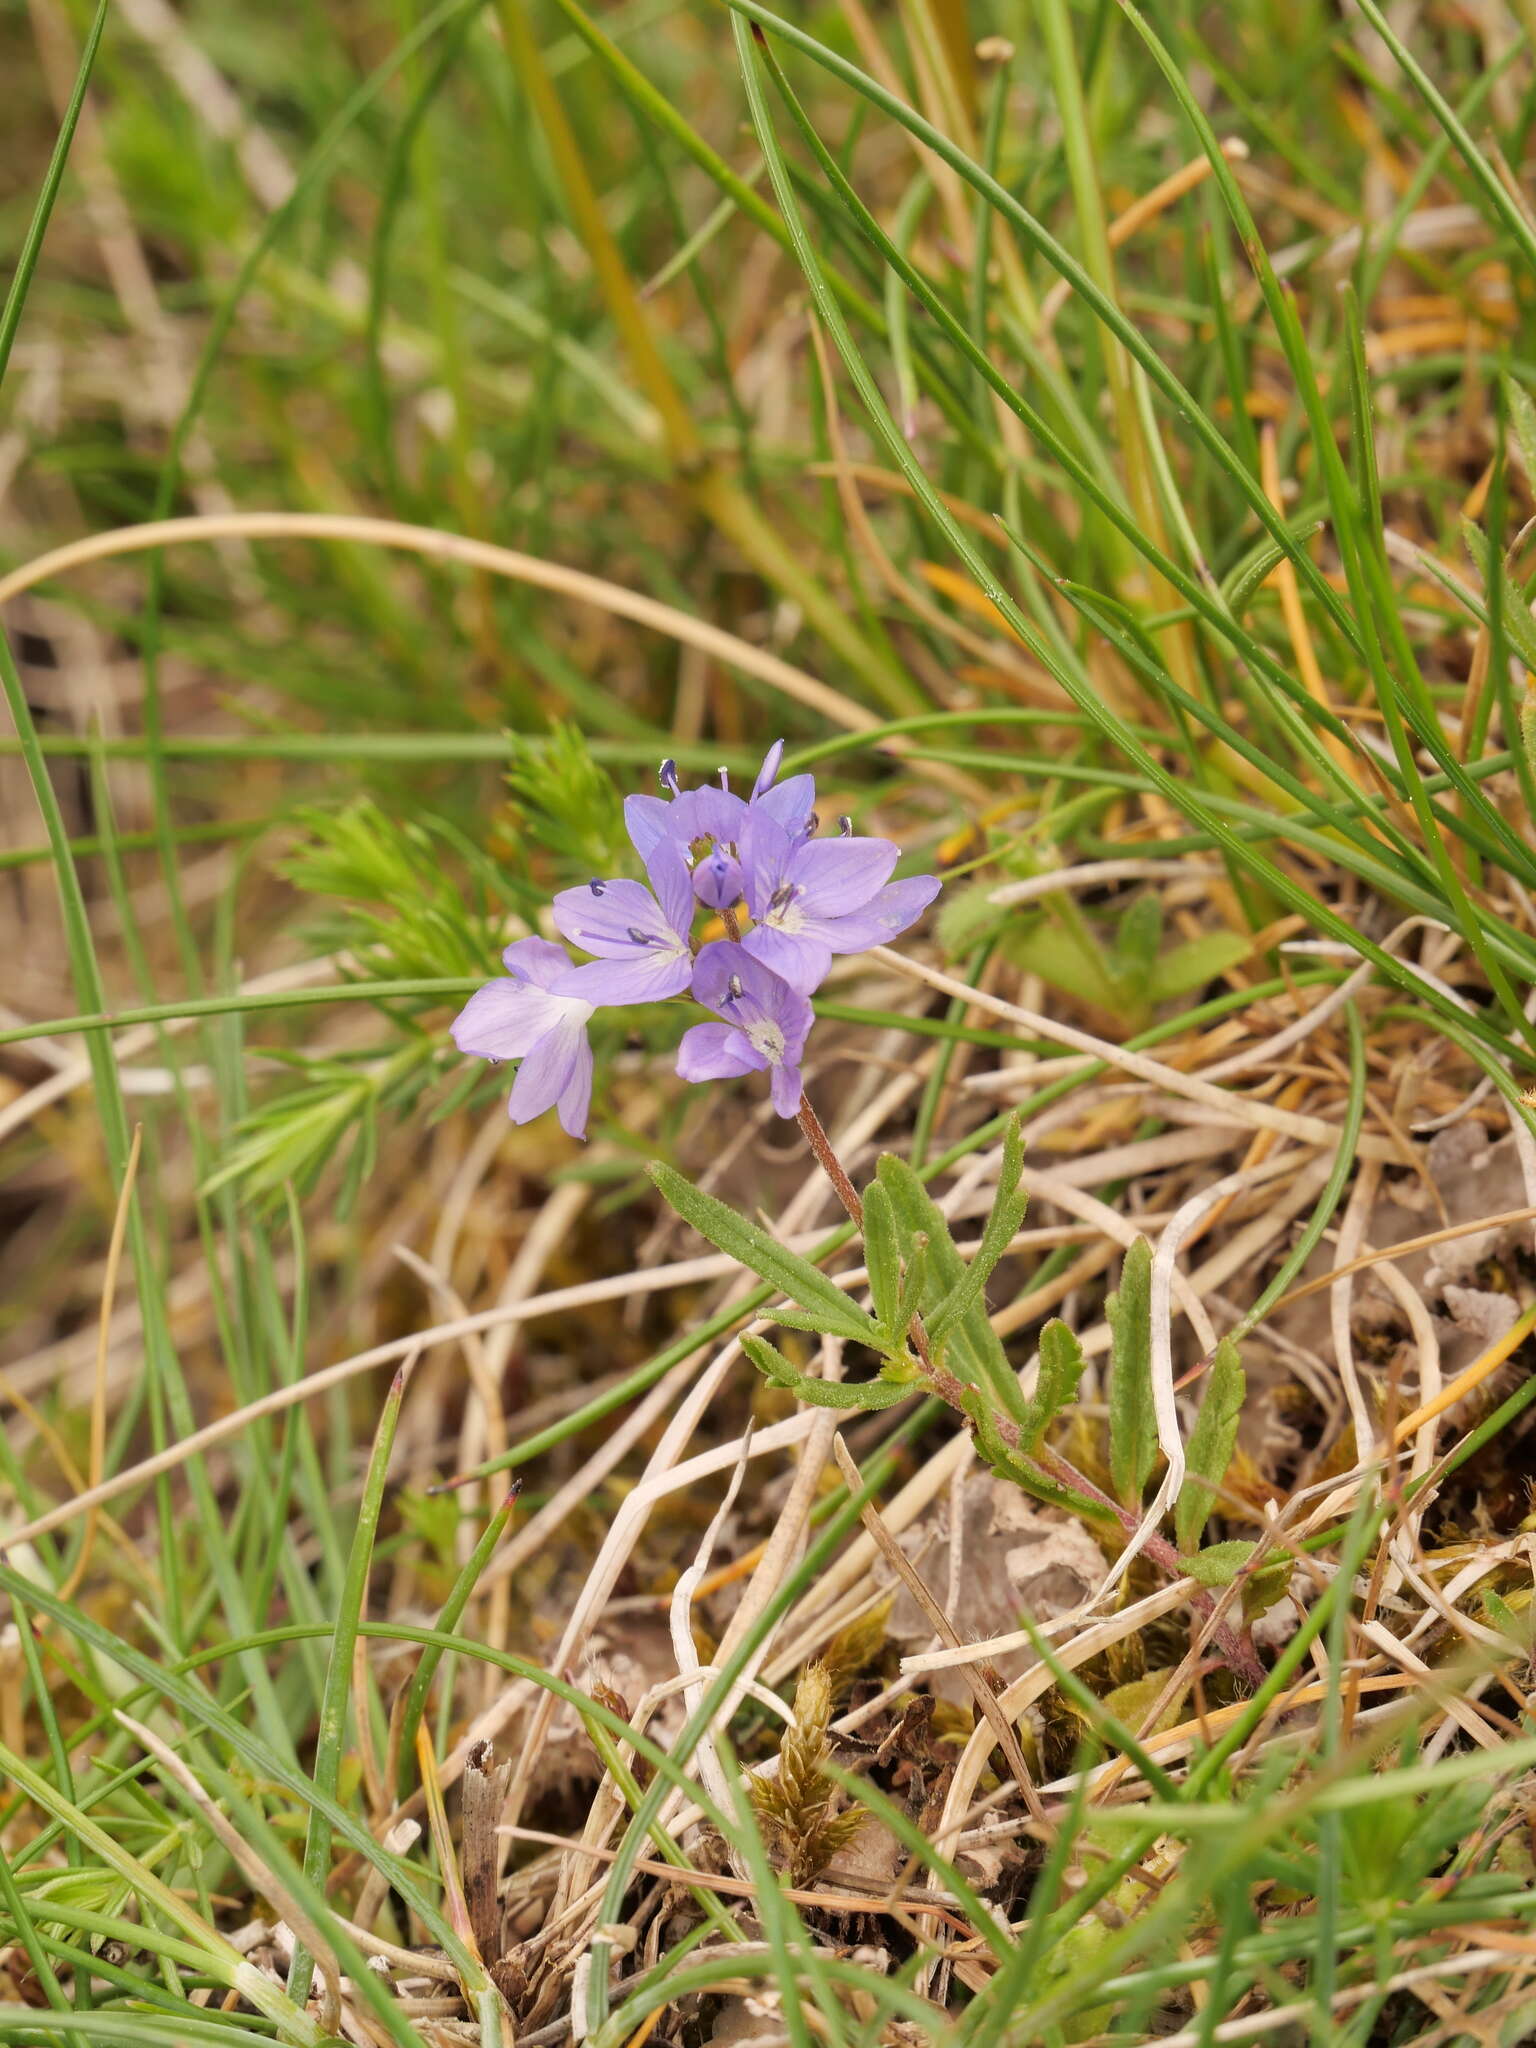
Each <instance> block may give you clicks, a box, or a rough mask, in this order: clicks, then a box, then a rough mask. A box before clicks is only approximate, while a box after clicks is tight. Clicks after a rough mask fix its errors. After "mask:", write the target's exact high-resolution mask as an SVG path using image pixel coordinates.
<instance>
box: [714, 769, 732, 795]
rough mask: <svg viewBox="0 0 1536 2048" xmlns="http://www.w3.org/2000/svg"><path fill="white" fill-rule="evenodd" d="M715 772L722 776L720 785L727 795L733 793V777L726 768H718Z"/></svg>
mask: <svg viewBox="0 0 1536 2048" xmlns="http://www.w3.org/2000/svg"><path fill="white" fill-rule="evenodd" d="M715 773H716V774H717V775H718V776H719V778H720V787H721V788H722V789H723V790H724V791H725V793H726V795H727V796H729V795H730V793H731V778H730V776H729V774H728V773H727V772H726V770H725V769H724V768H717V769H716V770H715Z"/></svg>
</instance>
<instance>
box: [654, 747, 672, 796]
mask: <svg viewBox="0 0 1536 2048" xmlns="http://www.w3.org/2000/svg"><path fill="white" fill-rule="evenodd" d="M656 780H657V781H658V782H659V783H660V784H661V786H662V788H663V789H669V790H671V792H672V794H673V795H674V796H676V795H677V763H676V762H675V761H674V760H673V759H672V757H671V755H670V754H669V755H668V756H667V758H666V760H665V761H663V762H662V764H661V766H660V767H659V768H658V769H657V771H656Z"/></svg>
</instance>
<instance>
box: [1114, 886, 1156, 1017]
mask: <svg viewBox="0 0 1536 2048" xmlns="http://www.w3.org/2000/svg"><path fill="white" fill-rule="evenodd" d="M1162 943H1163V905H1162V899H1161V898H1160V897H1158V896H1156V895H1154V894H1153V893H1152V891H1151V890H1150V889H1149V890H1148V891H1147V892H1146V894H1145V895H1144V896H1138V897H1137V898H1136V900H1135V902H1134V903H1133V904H1132V905H1131V907H1130V909H1129V910H1127V911H1126V913H1125V915H1124V917H1122V918H1121V920H1120V927H1119V929H1118V931H1117V932H1116V933H1115V971H1116V973H1117V974H1121V975H1123V976H1124V977H1125V979H1126V981H1127V982H1128V983H1129V984H1130V986H1131V988H1132V989H1133V990H1134V991H1135V992H1136V993H1137V994H1138V995H1140V994H1141V993H1142V992H1143V991H1144V990H1145V989H1146V988H1147V986H1148V984H1149V983H1150V981H1151V979H1152V976H1153V974H1154V973H1155V972H1156V969H1157V956H1158V952H1159V950H1160V949H1161V946H1162Z"/></svg>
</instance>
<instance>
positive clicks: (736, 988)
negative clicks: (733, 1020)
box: [725, 974, 742, 1003]
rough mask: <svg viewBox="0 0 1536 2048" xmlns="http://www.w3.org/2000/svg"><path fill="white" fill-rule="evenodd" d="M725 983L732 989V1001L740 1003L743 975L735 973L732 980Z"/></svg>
mask: <svg viewBox="0 0 1536 2048" xmlns="http://www.w3.org/2000/svg"><path fill="white" fill-rule="evenodd" d="M725 985H726V988H727V989H728V990H729V991H730V999H731V1001H732V1002H733V1003H739V1002H740V1001H741V994H742V990H741V976H740V975H739V974H733V975H732V976H731V978H730V980H729V981H728V982H727V983H726V984H725Z"/></svg>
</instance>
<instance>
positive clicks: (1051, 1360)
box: [1029, 1316, 1083, 1450]
mask: <svg viewBox="0 0 1536 2048" xmlns="http://www.w3.org/2000/svg"><path fill="white" fill-rule="evenodd" d="M1082 1376H1083V1347H1082V1345H1081V1344H1079V1343H1078V1341H1077V1338H1076V1337H1075V1336H1074V1335H1073V1333H1072V1331H1071V1330H1069V1329H1068V1328H1067V1326H1066V1324H1065V1323H1064V1322H1063V1321H1062V1320H1061V1317H1060V1316H1052V1318H1051V1320H1050V1321H1049V1322H1048V1323H1047V1324H1046V1326H1045V1328H1044V1329H1043V1330H1042V1331H1041V1332H1040V1375H1039V1378H1038V1379H1037V1380H1036V1382H1035V1398H1034V1400H1033V1401H1032V1402H1031V1403H1030V1408H1031V1411H1032V1414H1031V1424H1030V1427H1031V1432H1032V1433H1031V1435H1030V1438H1029V1448H1030V1449H1031V1450H1033V1449H1034V1447H1035V1445H1036V1444H1037V1443H1038V1442H1039V1441H1040V1439H1041V1437H1042V1436H1044V1434H1045V1432H1046V1431H1047V1430H1048V1429H1049V1428H1050V1426H1051V1424H1052V1423H1053V1422H1054V1421H1055V1419H1056V1417H1057V1416H1058V1415H1059V1414H1060V1413H1061V1411H1062V1409H1063V1408H1065V1407H1066V1405H1067V1403H1068V1402H1069V1401H1071V1400H1073V1399H1075V1398H1076V1395H1077V1383H1078V1381H1079V1380H1080V1379H1081V1378H1082Z"/></svg>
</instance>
